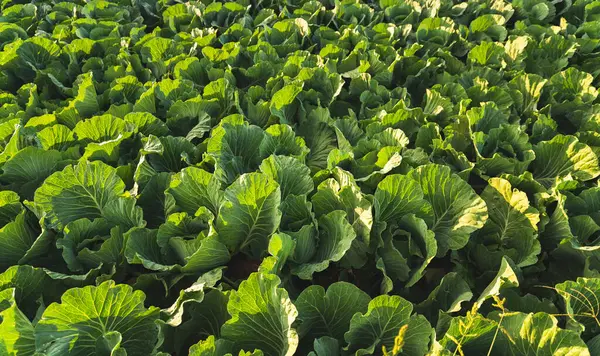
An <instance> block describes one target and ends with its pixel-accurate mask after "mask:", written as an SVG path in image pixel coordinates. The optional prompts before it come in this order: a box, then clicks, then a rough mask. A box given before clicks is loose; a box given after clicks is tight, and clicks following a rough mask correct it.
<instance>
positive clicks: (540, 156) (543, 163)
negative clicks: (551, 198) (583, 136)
mask: <svg viewBox="0 0 600 356" xmlns="http://www.w3.org/2000/svg"><path fill="white" fill-rule="evenodd" d="M533 150H534V151H535V156H536V158H535V160H534V161H533V163H532V165H531V168H530V170H531V171H532V173H533V176H534V177H535V178H536V179H537V180H538V181H539V182H540V183H542V184H543V185H545V186H546V187H550V186H551V185H552V184H553V183H554V180H555V179H556V178H564V177H565V176H566V175H568V174H571V175H572V176H573V178H575V179H577V180H581V181H586V180H590V179H593V178H595V177H597V176H598V175H600V167H599V166H598V157H596V155H595V154H594V152H593V151H592V149H591V148H590V147H589V146H588V145H586V144H584V143H581V142H579V140H577V138H575V137H573V136H563V135H557V136H555V137H554V138H553V139H552V140H550V141H544V142H541V143H539V144H538V145H536V146H534V148H533Z"/></svg>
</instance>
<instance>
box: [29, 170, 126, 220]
mask: <svg viewBox="0 0 600 356" xmlns="http://www.w3.org/2000/svg"><path fill="white" fill-rule="evenodd" d="M124 189H125V184H124V183H123V181H122V180H121V178H120V177H119V176H118V175H117V171H116V170H115V169H114V168H112V167H110V166H108V165H106V164H104V163H102V162H99V161H95V162H91V163H88V162H85V161H83V162H80V163H79V164H77V165H76V166H67V167H66V168H65V169H63V170H62V171H60V172H56V173H54V174H52V175H51V176H50V177H48V178H47V179H46V180H45V181H44V183H43V184H42V186H41V187H40V188H38V190H36V192H35V197H34V202H35V204H36V205H39V206H40V208H41V209H42V210H43V211H44V212H45V213H46V214H47V216H48V217H49V218H50V220H51V221H52V223H54V224H56V225H59V226H64V225H66V224H67V223H69V222H71V221H75V220H77V219H81V218H88V219H94V218H98V217H102V215H103V213H104V208H105V207H106V206H107V205H108V204H109V203H111V202H113V201H115V200H118V199H119V196H120V195H121V194H122V193H123V190H124Z"/></svg>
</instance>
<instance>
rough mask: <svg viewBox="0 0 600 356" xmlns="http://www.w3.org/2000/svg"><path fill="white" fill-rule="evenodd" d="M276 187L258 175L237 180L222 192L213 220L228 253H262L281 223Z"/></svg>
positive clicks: (251, 174)
mask: <svg viewBox="0 0 600 356" xmlns="http://www.w3.org/2000/svg"><path fill="white" fill-rule="evenodd" d="M280 201H281V196H280V191H279V185H278V184H277V183H276V182H275V181H273V180H271V179H269V177H268V176H266V175H265V174H261V173H249V174H244V175H242V176H241V177H239V178H238V179H237V180H236V181H235V182H234V183H233V184H232V185H231V186H229V187H228V188H227V189H226V190H225V198H224V202H223V204H222V205H221V209H220V213H219V217H218V219H217V226H216V229H217V232H218V234H219V238H220V239H221V241H223V242H224V243H225V244H226V245H227V247H228V248H229V249H230V250H232V251H237V250H245V249H246V248H250V249H251V250H252V251H256V252H255V254H256V255H260V253H261V252H262V251H264V250H266V247H267V245H268V243H269V237H270V236H271V234H273V232H275V230H276V229H277V227H278V226H279V221H280V220H281V212H280V211H279V204H280Z"/></svg>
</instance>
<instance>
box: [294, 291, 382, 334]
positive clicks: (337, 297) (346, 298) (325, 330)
mask: <svg viewBox="0 0 600 356" xmlns="http://www.w3.org/2000/svg"><path fill="white" fill-rule="evenodd" d="M370 300H371V298H370V297H369V295H368V294H366V293H365V292H363V291H362V290H360V289H359V288H358V287H356V286H355V285H353V284H350V283H347V282H336V283H334V284H332V285H330V286H329V288H327V292H325V289H324V288H323V287H321V286H310V287H308V288H306V289H305V290H303V291H302V293H300V296H298V299H296V302H295V303H294V304H296V307H297V308H298V319H299V320H300V321H301V324H300V327H299V329H298V332H299V333H300V336H301V337H303V338H304V337H309V338H310V339H316V338H319V337H321V336H331V337H334V338H336V339H337V340H339V341H343V339H344V333H345V332H346V331H347V330H348V327H349V326H350V319H351V318H352V316H353V315H354V314H355V313H358V312H361V313H364V312H365V311H367V306H368V304H369V302H370Z"/></svg>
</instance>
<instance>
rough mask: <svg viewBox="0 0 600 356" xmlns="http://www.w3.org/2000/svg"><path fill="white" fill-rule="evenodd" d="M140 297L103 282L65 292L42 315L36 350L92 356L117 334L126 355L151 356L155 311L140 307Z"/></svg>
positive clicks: (121, 286) (142, 294) (138, 292)
mask: <svg viewBox="0 0 600 356" xmlns="http://www.w3.org/2000/svg"><path fill="white" fill-rule="evenodd" d="M144 299H145V296H144V293H142V292H140V291H135V292H134V291H133V290H132V288H131V287H130V286H127V285H122V284H120V285H115V283H114V282H113V281H107V282H104V283H102V284H101V285H99V286H98V287H95V286H88V287H84V288H73V289H69V290H68V291H67V292H65V294H63V296H62V298H61V303H60V304H59V303H53V304H51V305H50V306H48V308H47V309H46V310H45V311H44V314H43V315H42V318H41V319H40V321H39V322H38V324H37V325H36V327H35V334H36V346H37V349H38V350H40V351H43V352H45V353H46V354H47V355H56V356H58V355H81V356H84V355H86V356H87V355H93V354H96V347H97V345H98V344H102V343H103V341H104V342H106V341H108V340H107V339H109V338H112V337H114V335H117V334H115V333H118V335H120V337H121V340H122V341H121V347H122V348H124V349H125V350H126V351H127V355H139V356H146V355H149V354H151V353H152V350H153V349H154V344H155V343H156V341H157V338H158V326H157V325H156V324H155V321H156V320H157V319H158V312H159V310H158V308H156V307H151V308H150V309H146V308H145V307H144Z"/></svg>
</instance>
